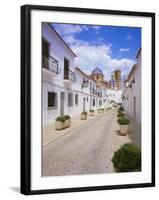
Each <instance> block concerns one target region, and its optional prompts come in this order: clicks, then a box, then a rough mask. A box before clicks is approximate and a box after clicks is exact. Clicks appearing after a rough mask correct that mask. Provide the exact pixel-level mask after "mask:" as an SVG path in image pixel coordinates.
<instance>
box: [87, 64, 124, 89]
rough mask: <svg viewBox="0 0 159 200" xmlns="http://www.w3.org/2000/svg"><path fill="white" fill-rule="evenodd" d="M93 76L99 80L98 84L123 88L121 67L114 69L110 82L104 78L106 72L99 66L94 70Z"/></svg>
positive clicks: (112, 87)
mask: <svg viewBox="0 0 159 200" xmlns="http://www.w3.org/2000/svg"><path fill="white" fill-rule="evenodd" d="M91 78H92V79H93V80H95V81H96V82H97V85H98V86H103V87H106V88H111V89H115V90H119V89H121V71H120V70H119V69H117V70H115V71H114V73H113V75H112V76H111V81H110V82H107V81H106V80H104V74H103V72H102V70H101V69H100V68H99V67H96V68H94V69H93V70H92V73H91Z"/></svg>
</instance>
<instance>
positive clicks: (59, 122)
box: [55, 117, 66, 130]
mask: <svg viewBox="0 0 159 200" xmlns="http://www.w3.org/2000/svg"><path fill="white" fill-rule="evenodd" d="M65 121H66V119H65V117H57V118H56V121H55V128H56V130H61V129H63V128H65Z"/></svg>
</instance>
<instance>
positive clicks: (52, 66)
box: [42, 56, 60, 74]
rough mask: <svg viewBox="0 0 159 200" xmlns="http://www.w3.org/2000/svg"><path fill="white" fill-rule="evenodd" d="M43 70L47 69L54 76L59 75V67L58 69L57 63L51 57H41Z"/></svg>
mask: <svg viewBox="0 0 159 200" xmlns="http://www.w3.org/2000/svg"><path fill="white" fill-rule="evenodd" d="M42 61H43V68H44V69H47V70H49V71H51V72H53V73H54V74H59V73H60V70H59V67H58V61H57V60H56V59H55V58H53V57H51V56H48V57H46V56H43V60H42Z"/></svg>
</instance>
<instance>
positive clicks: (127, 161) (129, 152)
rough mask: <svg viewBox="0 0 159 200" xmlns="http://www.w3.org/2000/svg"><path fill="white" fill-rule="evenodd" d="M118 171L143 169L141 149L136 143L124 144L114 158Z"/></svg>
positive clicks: (114, 164)
mask: <svg viewBox="0 0 159 200" xmlns="http://www.w3.org/2000/svg"><path fill="white" fill-rule="evenodd" d="M112 162H113V166H114V168H115V170H116V172H137V171H141V149H140V148H139V147H138V146H137V145H135V144H131V143H128V144H124V145H123V146H122V147H121V148H120V149H118V150H117V151H116V152H115V153H114V155H113V158H112Z"/></svg>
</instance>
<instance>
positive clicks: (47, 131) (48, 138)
mask: <svg viewBox="0 0 159 200" xmlns="http://www.w3.org/2000/svg"><path fill="white" fill-rule="evenodd" d="M112 109H115V108H112ZM112 109H111V110H112ZM111 110H108V111H106V112H105V113H102V114H98V113H96V112H95V114H94V116H89V115H88V117H87V119H86V120H81V119H80V115H79V116H77V117H75V118H73V119H71V126H70V127H69V128H66V129H63V130H56V129H55V123H52V124H51V125H48V126H46V127H44V128H43V133H42V135H43V137H42V144H43V146H45V145H47V144H49V143H51V142H53V141H55V140H57V139H59V138H60V137H62V136H64V135H65V134H68V133H70V132H71V131H73V130H74V129H76V128H78V127H80V126H81V125H83V124H85V123H87V122H88V121H89V120H92V119H93V118H94V117H96V116H102V115H105V114H106V113H108V112H110V111H111Z"/></svg>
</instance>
